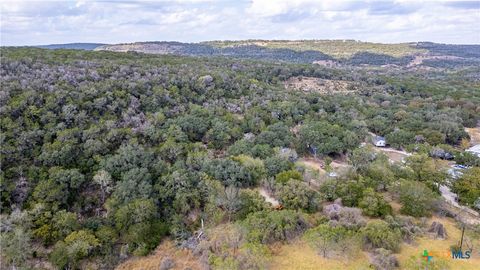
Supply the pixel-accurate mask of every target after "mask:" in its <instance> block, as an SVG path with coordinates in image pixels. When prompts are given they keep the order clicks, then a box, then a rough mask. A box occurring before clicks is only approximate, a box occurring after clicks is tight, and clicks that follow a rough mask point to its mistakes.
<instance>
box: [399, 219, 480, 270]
mask: <svg viewBox="0 0 480 270" xmlns="http://www.w3.org/2000/svg"><path fill="white" fill-rule="evenodd" d="M433 221H439V222H441V223H442V224H443V226H445V229H446V231H447V234H448V238H447V239H446V240H434V239H432V238H430V237H428V236H423V237H419V238H417V239H416V240H415V242H416V244H415V245H408V244H405V243H404V244H402V247H401V252H400V253H399V254H397V258H398V260H399V262H400V266H401V267H400V268H401V269H407V268H406V266H405V265H406V263H407V262H408V261H409V260H410V258H411V257H412V256H413V257H416V258H420V257H421V255H422V253H423V250H425V249H426V250H427V251H428V252H433V254H434V255H435V254H436V253H438V254H440V253H442V252H443V254H447V253H448V252H449V250H450V247H451V246H452V245H456V244H458V243H459V240H460V239H461V234H462V232H461V230H460V229H459V228H458V227H457V226H456V224H455V221H454V220H453V219H450V218H440V217H433V218H430V219H429V220H428V222H427V224H428V225H430V224H431V223H432V222H433ZM464 243H465V242H464ZM471 244H473V246H474V247H473V254H472V257H471V258H470V259H468V260H458V259H455V260H454V259H451V258H441V260H443V261H444V262H445V263H446V265H447V266H449V267H450V269H452V270H453V269H459V270H476V269H479V266H480V252H479V250H478V249H479V248H480V241H478V240H473V241H472V242H471ZM464 247H465V246H464ZM434 259H435V256H434ZM437 259H438V258H437Z"/></svg>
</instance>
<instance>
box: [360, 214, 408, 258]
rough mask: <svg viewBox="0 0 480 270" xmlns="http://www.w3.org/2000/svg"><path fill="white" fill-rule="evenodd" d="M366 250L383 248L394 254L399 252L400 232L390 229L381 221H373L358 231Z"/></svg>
mask: <svg viewBox="0 0 480 270" xmlns="http://www.w3.org/2000/svg"><path fill="white" fill-rule="evenodd" d="M360 233H361V235H362V237H363V243H364V246H365V247H366V248H384V249H388V250H391V251H394V252H397V251H399V249H400V243H401V241H402V234H401V233H400V230H398V229H394V228H390V227H389V225H388V223H386V222H385V221H383V220H373V221H370V222H369V223H367V226H365V227H363V228H362V229H360Z"/></svg>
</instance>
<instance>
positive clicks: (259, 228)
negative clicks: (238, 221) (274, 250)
mask: <svg viewBox="0 0 480 270" xmlns="http://www.w3.org/2000/svg"><path fill="white" fill-rule="evenodd" d="M242 224H243V225H244V226H245V228H246V229H247V239H248V240H249V241H251V242H259V243H263V244H271V243H273V242H276V241H288V240H292V239H293V238H295V237H296V236H297V235H299V234H301V233H302V232H303V231H305V230H306V229H307V228H308V227H309V224H308V222H307V221H306V219H305V217H304V215H303V214H302V213H299V212H295V211H292V210H282V211H270V212H268V211H262V212H256V213H253V214H251V215H249V216H248V217H247V218H246V219H245V221H244V222H243V223H242Z"/></svg>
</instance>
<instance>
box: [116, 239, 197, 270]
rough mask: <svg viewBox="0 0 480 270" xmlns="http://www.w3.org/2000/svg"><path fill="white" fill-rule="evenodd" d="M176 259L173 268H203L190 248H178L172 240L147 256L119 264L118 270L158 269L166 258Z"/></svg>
mask: <svg viewBox="0 0 480 270" xmlns="http://www.w3.org/2000/svg"><path fill="white" fill-rule="evenodd" d="M167 257H168V258H170V259H172V260H173V261H174V264H175V265H174V266H173V268H171V269H172V270H177V269H178V270H183V269H186V268H190V269H192V270H202V269H204V268H202V264H201V263H200V262H199V261H198V259H197V258H196V257H195V256H193V254H192V253H191V252H190V251H189V250H185V249H177V248H176V247H175V245H174V244H173V242H172V241H170V240H165V241H163V242H162V243H161V244H160V245H159V246H158V247H157V248H156V249H155V251H154V252H153V254H151V255H148V256H146V257H134V258H131V259H129V260H127V261H125V262H124V263H122V264H120V265H119V266H117V268H116V270H158V269H160V265H161V264H162V260H164V258H167Z"/></svg>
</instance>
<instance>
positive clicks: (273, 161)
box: [265, 156, 293, 177]
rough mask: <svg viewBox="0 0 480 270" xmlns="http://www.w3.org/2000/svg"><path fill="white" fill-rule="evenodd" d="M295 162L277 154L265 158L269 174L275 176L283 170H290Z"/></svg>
mask: <svg viewBox="0 0 480 270" xmlns="http://www.w3.org/2000/svg"><path fill="white" fill-rule="evenodd" d="M292 165H293V163H292V162H290V161H289V160H288V159H286V158H283V157H279V156H275V157H269V158H267V159H266V160H265V169H266V170H267V175H268V176H272V177H273V176H275V175H277V174H279V173H281V172H283V171H288V170H290V169H291V168H292Z"/></svg>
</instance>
